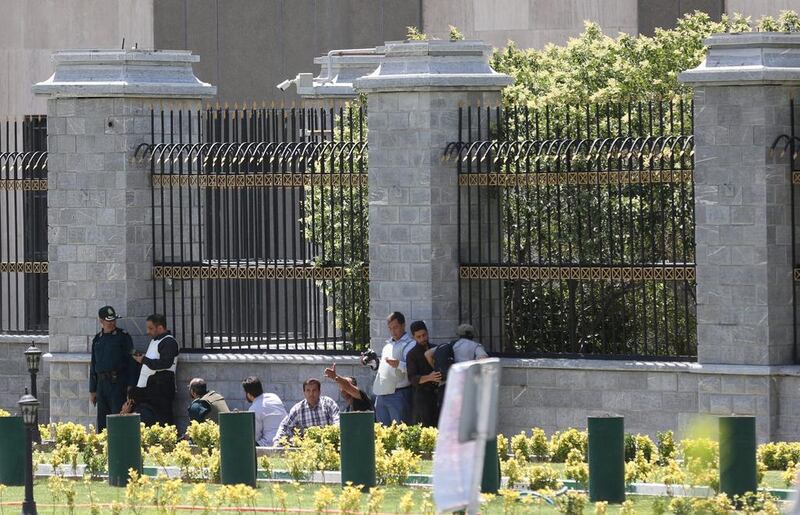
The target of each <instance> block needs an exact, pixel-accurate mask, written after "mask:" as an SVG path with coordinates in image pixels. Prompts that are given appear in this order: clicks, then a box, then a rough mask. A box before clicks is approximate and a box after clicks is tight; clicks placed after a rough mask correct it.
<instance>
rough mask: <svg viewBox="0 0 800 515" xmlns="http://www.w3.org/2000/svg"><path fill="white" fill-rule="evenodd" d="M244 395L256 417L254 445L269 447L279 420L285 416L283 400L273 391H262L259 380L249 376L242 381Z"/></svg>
mask: <svg viewBox="0 0 800 515" xmlns="http://www.w3.org/2000/svg"><path fill="white" fill-rule="evenodd" d="M242 388H243V389H244V396H245V398H246V399H247V402H250V403H252V404H251V405H250V410H249V411H252V412H253V413H255V418H256V445H258V446H259V447H269V446H270V445H272V440H273V438H275V433H277V432H278V427H279V426H280V424H281V421H282V420H283V419H284V418H286V408H284V407H283V401H282V400H281V398H280V397H278V396H277V395H276V394H274V393H267V392H264V387H263V386H261V380H260V379H259V378H257V377H253V376H250V377H248V378H247V379H245V380H244V381H242Z"/></svg>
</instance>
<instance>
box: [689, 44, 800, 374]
mask: <svg viewBox="0 0 800 515" xmlns="http://www.w3.org/2000/svg"><path fill="white" fill-rule="evenodd" d="M706 44H707V45H708V46H709V52H708V57H707V59H706V60H705V62H704V63H702V64H701V65H700V66H698V67H697V68H695V69H693V70H689V71H686V72H684V73H682V74H681V76H680V79H681V80H682V81H683V82H684V83H687V84H690V85H691V86H693V87H694V102H695V106H694V137H695V172H694V173H695V176H694V179H695V218H696V221H695V222H696V230H695V236H696V242H697V248H696V262H697V334H698V360H699V361H700V363H704V364H730V365H784V364H791V363H793V362H794V359H795V358H794V353H793V346H794V343H793V320H792V309H793V307H792V288H793V287H794V283H793V281H792V267H793V263H792V261H791V260H792V248H791V244H792V237H791V234H792V220H791V188H792V182H791V172H790V170H789V160H788V157H787V156H785V155H781V153H780V152H771V151H770V146H771V145H772V143H773V141H774V140H775V138H776V137H778V136H779V135H781V134H789V133H790V130H791V127H790V113H789V100H790V99H791V98H793V97H796V96H797V93H798V91H800V35H796V34H774V33H773V34H771V33H752V34H736V35H729V34H723V35H717V36H712V37H711V38H710V39H708V40H707V41H706Z"/></svg>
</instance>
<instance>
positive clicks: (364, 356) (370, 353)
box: [361, 349, 381, 370]
mask: <svg viewBox="0 0 800 515" xmlns="http://www.w3.org/2000/svg"><path fill="white" fill-rule="evenodd" d="M380 362H381V359H380V358H379V357H378V353H377V352H375V351H374V350H372V349H369V350H365V351H364V352H362V353H361V364H362V365H364V366H365V367H369V368H371V369H372V370H378V365H379V364H380Z"/></svg>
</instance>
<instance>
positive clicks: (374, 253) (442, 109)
mask: <svg viewBox="0 0 800 515" xmlns="http://www.w3.org/2000/svg"><path fill="white" fill-rule="evenodd" d="M489 51H490V49H489V47H488V46H487V45H484V44H483V43H481V42H475V41H472V42H469V41H467V42H446V41H433V42H405V43H387V45H386V56H385V58H384V60H383V63H382V65H381V67H380V68H379V69H378V70H376V71H375V72H374V73H372V74H371V75H368V76H366V77H362V78H361V79H358V80H357V81H356V84H355V85H356V88H357V89H358V90H360V91H362V92H366V93H367V100H368V105H369V106H368V107H369V148H370V162H369V192H370V195H369V217H370V227H369V248H370V256H369V259H370V335H371V340H372V344H373V346H375V347H377V346H379V344H380V342H382V341H384V340H385V338H386V321H385V318H386V315H388V314H389V312H391V311H402V312H403V313H404V314H405V315H406V318H407V319H409V320H414V319H423V320H425V321H426V323H427V324H428V328H429V330H430V332H431V335H432V337H433V339H434V340H446V339H448V338H450V337H451V336H452V335H453V334H454V333H455V328H456V326H457V325H458V322H459V313H458V265H459V263H458V248H457V240H458V210H457V202H458V183H457V174H456V168H455V166H453V164H452V163H448V162H443V160H442V154H443V151H444V149H445V147H446V145H447V143H448V142H451V141H456V140H457V139H458V119H457V117H456V116H455V113H457V109H458V106H459V105H461V104H477V103H479V102H480V103H482V104H483V105H486V104H493V103H496V102H497V101H498V100H499V92H500V89H501V88H502V87H503V86H504V85H507V84H509V83H510V78H509V77H507V76H505V75H500V74H497V73H495V72H494V71H493V70H492V69H491V68H490V67H489V65H488V57H489Z"/></svg>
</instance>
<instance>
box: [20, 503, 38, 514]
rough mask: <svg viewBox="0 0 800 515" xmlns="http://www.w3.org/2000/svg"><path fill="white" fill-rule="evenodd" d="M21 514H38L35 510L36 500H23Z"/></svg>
mask: <svg viewBox="0 0 800 515" xmlns="http://www.w3.org/2000/svg"><path fill="white" fill-rule="evenodd" d="M22 515H38V512H37V511H36V502H35V501H31V502H23V503H22Z"/></svg>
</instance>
